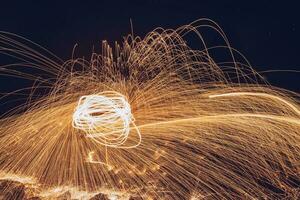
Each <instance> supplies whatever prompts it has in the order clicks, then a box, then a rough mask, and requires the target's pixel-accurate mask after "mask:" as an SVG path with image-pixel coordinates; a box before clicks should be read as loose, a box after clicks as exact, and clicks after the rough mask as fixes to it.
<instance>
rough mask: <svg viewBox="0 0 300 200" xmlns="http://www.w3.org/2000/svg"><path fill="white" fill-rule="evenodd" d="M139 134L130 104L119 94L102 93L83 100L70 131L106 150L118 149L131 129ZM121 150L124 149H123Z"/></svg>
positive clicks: (82, 98) (74, 115)
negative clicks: (89, 139) (83, 133)
mask: <svg viewBox="0 0 300 200" xmlns="http://www.w3.org/2000/svg"><path fill="white" fill-rule="evenodd" d="M131 124H132V125H133V126H134V127H135V129H136V131H137V133H138V136H139V141H138V143H137V144H135V145H133V146H127V148H130V147H136V146H138V145H139V144H140V142H141V134H140V131H139V129H138V128H137V127H136V126H135V124H134V118H133V116H132V113H131V108H130V105H129V103H128V102H127V100H126V97H124V96H123V95H122V94H120V93H118V92H114V91H105V92H102V93H99V94H95V95H88V96H82V97H81V98H80V99H79V102H78V105H77V107H76V110H75V112H74V114H73V127H74V128H77V129H81V130H83V131H85V132H86V133H87V134H88V135H87V136H88V137H90V138H92V139H93V140H95V141H96V142H97V143H100V144H102V145H105V146H109V147H121V146H122V145H123V144H124V143H125V142H126V140H127V138H128V136H129V133H130V125H131ZM122 148H126V147H124V146H122Z"/></svg>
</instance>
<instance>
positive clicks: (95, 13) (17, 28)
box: [0, 0, 300, 92]
mask: <svg viewBox="0 0 300 200" xmlns="http://www.w3.org/2000/svg"><path fill="white" fill-rule="evenodd" d="M20 2H23V3H20ZM45 2H46V1H28V0H26V1H19V3H4V2H1V5H0V30H3V31H8V32H12V33H16V34H18V35H21V36H24V37H26V38H28V39H30V40H32V41H34V42H36V43H38V44H40V45H42V46H44V47H46V48H47V49H49V50H51V51H52V52H55V54H56V55H58V56H59V57H61V58H63V59H65V60H66V59H68V58H70V56H71V51H72V48H73V46H74V44H75V43H77V44H79V48H78V54H79V55H81V56H89V55H90V53H91V51H92V48H93V46H97V45H99V47H100V41H101V40H103V39H106V40H108V41H111V42H113V41H115V40H118V41H121V39H122V36H124V35H127V34H128V33H130V30H131V27H130V19H132V21H133V28H134V33H135V35H141V36H144V35H145V34H146V33H148V32H149V31H151V30H153V29H154V28H155V27H158V26H160V27H163V28H177V27H179V26H181V25H184V24H187V23H190V22H192V21H194V20H196V19H199V18H203V17H205V18H210V19H212V20H214V21H216V22H217V23H218V24H219V25H220V26H221V27H222V29H223V30H224V31H225V33H226V34H227V36H228V38H229V41H230V42H231V45H232V46H233V47H235V48H236V49H238V50H239V51H241V52H242V53H243V54H244V55H246V57H247V58H248V59H249V60H250V62H251V64H252V65H253V67H254V68H255V69H256V70H258V71H264V70H270V69H273V70H299V71H300V60H299V52H300V38H299V36H300V12H299V7H300V5H298V4H297V3H296V2H297V1H278V2H282V3H276V2H275V1H262V0H261V1H248V3H246V1H208V0H207V1H202V0H198V1H184V0H183V1H175V0H173V1H163V0H161V1H158V0H152V1H147V0H140V1H130V3H127V2H129V1H125V0H124V1H119V2H118V1H113V0H110V1H101V0H99V1H94V2H91V1H90V2H88V1H81V2H82V3H75V2H74V1H69V3H67V1H60V2H59V3H54V2H53V1H48V2H49V3H45ZM292 2H294V3H292ZM0 64H3V63H1V60H0ZM265 76H266V77H267V80H268V81H269V82H271V83H272V84H274V85H276V86H280V87H283V88H286V89H290V90H293V91H296V92H300V73H296V72H294V73H291V72H273V73H268V74H265ZM14 84H15V85H16V87H12V85H14ZM17 84H18V82H17V81H16V82H15V83H13V81H12V80H11V82H10V84H7V79H3V78H1V79H0V92H1V91H4V90H7V87H11V88H18V87H22V86H18V85H17ZM8 85H10V86H8Z"/></svg>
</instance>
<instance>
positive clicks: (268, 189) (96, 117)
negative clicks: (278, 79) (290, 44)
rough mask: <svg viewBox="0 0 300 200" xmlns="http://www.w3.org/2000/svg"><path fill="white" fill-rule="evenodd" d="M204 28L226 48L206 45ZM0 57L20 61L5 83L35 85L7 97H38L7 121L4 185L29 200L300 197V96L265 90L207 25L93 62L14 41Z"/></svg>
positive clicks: (2, 126) (159, 32) (8, 38)
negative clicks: (195, 45) (192, 43)
mask: <svg viewBox="0 0 300 200" xmlns="http://www.w3.org/2000/svg"><path fill="white" fill-rule="evenodd" d="M207 27H209V28H210V29H213V30H215V31H216V32H218V34H220V36H221V37H222V38H223V41H224V44H223V45H220V46H217V47H216V46H214V47H209V46H208V45H207V44H206V43H205V40H204V37H202V34H201V30H202V29H203V28H207ZM191 34H194V35H196V37H198V39H199V43H201V44H202V45H203V49H199V50H194V49H191V48H190V47H189V45H188V43H187V42H186V39H185V38H186V37H188V35H191ZM216 49H218V50H220V49H221V50H222V52H223V53H224V54H226V55H228V57H229V58H230V61H229V62H218V61H217V59H214V58H213V56H212V55H213V53H212V52H214V51H215V50H216ZM0 52H1V53H2V54H6V55H8V56H12V57H13V58H14V59H15V60H18V61H20V62H18V63H13V64H11V63H10V64H5V65H2V66H1V67H0V73H1V75H4V76H14V77H15V78H16V79H20V78H23V79H25V80H30V81H32V82H33V83H34V84H33V86H32V87H29V88H27V87H25V88H22V89H20V90H17V91H15V92H12V93H9V94H4V93H2V97H1V100H2V102H5V99H7V98H8V96H13V97H14V99H18V98H19V99H21V98H23V97H24V95H25V96H26V94H29V95H27V97H26V98H27V100H26V103H24V104H20V105H19V106H16V107H15V108H13V109H12V110H10V111H8V112H5V113H3V115H2V116H1V119H0V180H1V181H2V182H3V181H7V182H9V183H10V184H12V183H18V184H22V185H24V188H23V190H24V191H25V192H24V194H23V196H22V198H24V199H26V198H30V197H39V198H40V199H55V198H60V196H61V195H64V194H68V198H70V199H90V198H94V199H95V198H99V199H101V198H104V199H105V198H106V199H262V198H270V199H272V198H290V199H297V198H300V104H299V95H298V94H296V93H293V92H290V91H286V90H283V89H279V88H275V87H273V86H270V85H269V84H268V83H266V82H265V81H264V79H263V77H261V76H260V74H258V73H257V72H255V71H254V70H253V69H252V68H251V66H250V64H249V63H248V62H247V60H246V59H245V58H244V57H243V56H242V55H241V54H239V53H238V52H237V51H236V50H234V49H233V48H231V47H230V45H229V43H228V40H227V38H226V36H225V35H224V33H223V32H222V30H221V29H220V28H219V27H218V25H216V24H215V23H214V22H212V21H210V20H207V19H202V20H198V21H196V22H194V23H192V24H189V25H186V26H183V27H180V28H178V29H176V30H170V29H168V30H164V29H161V28H158V29H155V30H154V31H152V32H150V33H149V34H147V35H146V36H145V37H144V38H140V37H134V36H133V35H129V36H127V37H125V38H124V41H123V42H122V44H118V43H115V46H114V47H113V48H112V47H111V46H109V45H108V43H107V42H106V41H103V43H102V51H101V53H100V54H97V53H93V54H92V56H91V59H90V60H89V61H88V60H85V59H82V58H72V59H70V60H68V61H62V60H61V59H59V58H58V57H56V56H54V55H53V54H51V53H50V52H48V51H47V50H45V49H43V48H42V47H40V46H38V45H36V44H35V43H32V42H30V41H28V40H26V39H25V38H21V37H20V36H16V35H13V34H10V33H6V32H1V33H0ZM33 71H34V73H33ZM21 95H22V96H21ZM8 185H9V184H8ZM3 187H4V186H3ZM3 187H2V188H1V191H2V194H0V196H1V195H2V196H3V197H5V195H7V194H8V193H9V192H10V194H12V193H11V191H10V190H11V188H12V187H8V186H6V188H3ZM97 195H98V197H97ZM99 195H101V198H100V197H99ZM10 198H12V199H18V198H20V197H17V196H14V195H11V196H10Z"/></svg>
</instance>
